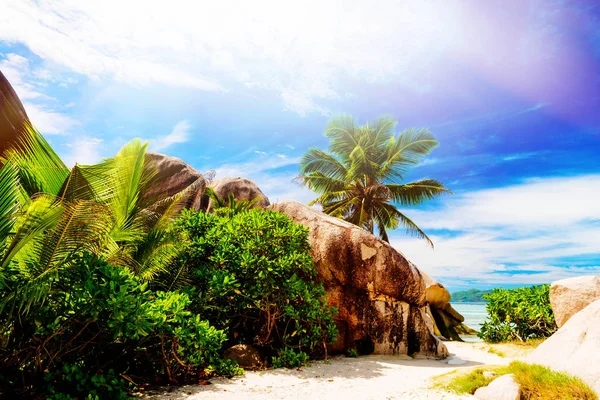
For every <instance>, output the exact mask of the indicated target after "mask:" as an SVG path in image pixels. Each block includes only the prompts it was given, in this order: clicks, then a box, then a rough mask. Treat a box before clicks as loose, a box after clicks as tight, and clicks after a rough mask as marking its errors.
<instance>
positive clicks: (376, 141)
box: [299, 115, 450, 247]
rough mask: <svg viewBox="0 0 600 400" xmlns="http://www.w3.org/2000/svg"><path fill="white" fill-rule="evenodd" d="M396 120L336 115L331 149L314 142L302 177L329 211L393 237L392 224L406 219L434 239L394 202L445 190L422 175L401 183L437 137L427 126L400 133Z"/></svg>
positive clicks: (411, 229)
mask: <svg viewBox="0 0 600 400" xmlns="http://www.w3.org/2000/svg"><path fill="white" fill-rule="evenodd" d="M396 123H397V121H396V120H395V119H393V118H392V117H389V116H382V117H379V118H377V119H376V120H375V121H374V122H373V123H370V122H368V123H366V124H365V125H363V126H355V124H354V120H353V118H352V117H351V116H349V115H341V116H338V117H335V118H332V119H331V121H330V122H329V124H328V125H327V128H326V129H325V136H326V137H328V138H329V140H330V146H329V152H326V151H323V150H320V149H318V148H314V147H313V148H310V149H309V150H308V152H307V153H306V154H305V155H304V156H303V157H302V160H301V161H300V171H301V173H300V175H299V180H300V181H301V182H302V184H303V185H305V186H307V187H308V188H310V189H312V190H314V191H315V192H316V193H317V194H318V195H319V197H317V198H316V199H315V200H313V201H312V202H311V203H310V204H311V205H313V204H319V205H321V206H322V208H323V211H324V212H325V213H327V214H329V215H332V216H335V217H339V218H342V219H344V220H346V221H348V222H351V223H353V224H355V225H357V226H360V227H362V228H364V229H366V230H367V231H369V232H371V233H374V231H375V229H377V232H378V234H379V236H380V237H381V238H382V239H383V240H385V241H386V242H389V237H388V234H387V230H388V229H395V228H397V227H398V226H400V225H402V226H403V227H404V228H406V230H407V232H408V233H409V234H412V235H414V236H417V237H419V238H423V239H425V240H427V242H428V243H429V245H430V246H432V247H433V242H432V241H431V239H429V237H428V236H427V235H426V234H425V232H423V231H422V230H421V229H420V228H419V227H418V226H417V224H415V223H414V222H413V221H412V220H411V219H410V218H408V217H407V216H406V215H405V214H403V213H402V212H401V211H400V210H398V208H397V207H396V205H395V204H398V203H399V204H400V205H403V206H407V205H417V204H421V203H423V202H424V201H425V200H428V199H433V198H434V197H436V196H438V195H440V194H442V193H450V191H449V190H448V189H447V188H446V187H444V185H442V184H441V183H440V182H438V181H436V180H434V179H423V180H420V181H416V182H411V183H402V182H403V179H404V176H405V175H406V173H407V172H408V170H409V169H410V168H411V167H413V166H415V165H417V164H418V163H419V162H420V161H421V159H422V158H423V157H424V156H426V155H427V154H429V153H430V152H431V151H432V150H433V149H434V148H435V147H437V145H438V142H437V141H436V140H435V139H434V138H433V136H432V135H431V134H430V133H429V131H427V130H425V129H408V130H405V131H403V132H401V133H400V134H398V135H396V134H395V130H394V129H395V127H396Z"/></svg>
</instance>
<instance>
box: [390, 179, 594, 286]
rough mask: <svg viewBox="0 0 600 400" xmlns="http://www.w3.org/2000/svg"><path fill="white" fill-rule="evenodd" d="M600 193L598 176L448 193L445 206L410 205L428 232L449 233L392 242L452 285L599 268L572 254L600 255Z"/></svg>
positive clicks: (549, 277) (545, 278)
mask: <svg viewBox="0 0 600 400" xmlns="http://www.w3.org/2000/svg"><path fill="white" fill-rule="evenodd" d="M598 198H600V175H586V176H578V177H562V178H544V179H531V180H528V181H525V182H523V183H522V184H518V185H513V186H509V187H505V188H498V189H488V190H480V191H475V192H470V193H466V194H463V195H457V196H453V197H447V198H446V199H445V200H444V201H443V203H444V206H443V207H442V208H441V209H439V210H434V211H428V212H425V211H410V210H408V211H406V213H407V215H409V216H410V218H412V219H413V221H415V222H416V223H417V224H418V225H419V226H420V227H421V228H423V229H424V230H425V231H427V230H431V229H438V230H447V231H448V232H449V233H444V234H438V235H431V238H432V240H433V242H434V244H435V249H434V250H432V249H430V248H429V247H428V246H427V245H426V244H425V243H424V241H422V240H417V239H412V238H409V237H407V236H403V235H402V234H401V233H400V232H397V233H396V232H394V233H393V236H392V239H391V242H392V244H393V245H394V247H396V248H397V249H399V250H401V251H402V252H403V253H404V254H405V255H406V256H407V257H408V258H409V259H410V260H411V261H413V262H414V263H415V264H416V265H418V266H419V267H420V268H422V269H423V270H424V271H426V272H428V273H430V274H431V275H433V276H436V277H438V278H439V279H440V280H441V281H442V282H445V283H452V284H453V285H459V284H460V282H462V281H464V280H473V281H475V282H479V285H481V284H514V283H520V284H529V283H549V282H551V281H553V280H556V279H562V278H565V277H569V276H574V275H581V274H597V273H599V272H600V265H598V266H589V265H587V263H583V264H581V265H579V264H578V263H577V262H576V261H573V260H574V259H576V258H581V257H584V258H585V257H587V258H588V259H594V258H597V257H598V256H599V255H600V205H599V203H598V201H597V199H598ZM565 260H566V261H565ZM471 286H477V284H472V285H471Z"/></svg>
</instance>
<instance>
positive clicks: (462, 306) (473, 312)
mask: <svg viewBox="0 0 600 400" xmlns="http://www.w3.org/2000/svg"><path fill="white" fill-rule="evenodd" d="M451 304H452V307H454V309H455V310H456V311H458V312H459V313H460V314H461V315H462V316H463V317H465V322H464V323H465V325H467V326H468V327H469V328H473V329H475V330H476V331H478V332H479V329H481V325H482V324H483V322H484V321H485V320H486V318H487V312H486V311H485V304H486V303H485V302H481V303H451ZM463 339H464V340H465V341H478V339H477V337H463ZM471 339H472V340H471Z"/></svg>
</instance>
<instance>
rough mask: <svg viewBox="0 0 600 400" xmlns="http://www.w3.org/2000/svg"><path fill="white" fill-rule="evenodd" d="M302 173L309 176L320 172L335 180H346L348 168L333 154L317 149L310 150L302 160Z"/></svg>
mask: <svg viewBox="0 0 600 400" xmlns="http://www.w3.org/2000/svg"><path fill="white" fill-rule="evenodd" d="M300 172H301V173H302V174H304V175H309V174H311V173H313V172H319V173H321V174H322V175H324V176H328V177H330V178H333V179H339V180H342V179H345V178H346V177H347V174H348V171H347V169H346V167H345V166H344V165H343V164H342V163H341V162H340V161H339V160H338V159H337V158H335V156H334V155H333V154H330V153H327V152H325V151H323V150H319V149H317V148H314V147H312V148H310V149H308V151H307V152H306V154H304V155H303V156H302V159H301V160H300Z"/></svg>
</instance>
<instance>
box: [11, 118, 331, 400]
mask: <svg viewBox="0 0 600 400" xmlns="http://www.w3.org/2000/svg"><path fill="white" fill-rule="evenodd" d="M146 148H147V144H145V143H142V142H141V141H139V140H133V141H131V142H130V143H128V144H126V145H125V146H124V147H123V148H122V149H121V150H120V151H119V153H118V154H117V155H116V156H115V157H113V158H110V159H106V160H104V161H102V162H101V163H99V164H96V165H91V166H82V165H75V166H74V167H73V168H70V169H69V168H67V167H66V166H65V164H64V163H63V162H62V160H61V159H60V158H59V157H58V156H57V155H56V153H55V152H54V151H53V150H52V148H51V146H49V144H48V143H47V142H46V141H45V140H44V138H43V137H42V136H41V135H40V134H39V133H38V132H37V131H36V130H35V129H34V128H33V127H32V126H31V125H27V126H26V128H25V131H24V132H22V134H21V140H20V142H18V143H17V144H15V145H14V146H13V148H11V149H10V150H9V151H7V152H5V153H4V154H3V155H2V159H1V160H0V396H13V397H20V398H24V397H37V398H39V397H44V398H56V399H72V398H127V397H128V396H129V391H130V390H131V388H132V387H136V388H140V385H143V384H145V383H148V382H154V383H156V382H160V383H175V382H190V381H191V382H197V381H198V380H199V379H204V378H206V377H209V376H211V375H213V374H223V375H235V374H238V373H240V372H241V370H240V368H239V367H238V366H237V364H236V363H235V362H234V361H229V360H224V359H223V351H224V349H225V348H226V347H227V346H230V345H233V344H236V343H249V344H254V345H256V346H259V348H260V349H261V350H263V351H264V353H265V354H266V355H267V356H268V357H270V359H271V360H272V361H273V362H274V363H275V362H276V365H285V363H286V362H287V361H285V360H291V361H290V362H292V363H296V362H298V361H297V360H303V359H304V357H308V355H309V354H310V355H312V356H319V355H322V354H323V349H324V345H325V344H326V343H327V342H329V341H331V340H333V338H334V337H335V335H336V331H335V325H334V324H333V319H332V318H333V313H334V312H335V310H332V309H330V308H329V307H328V306H327V304H326V302H325V300H324V297H323V296H324V291H323V288H322V287H321V286H319V285H317V284H315V283H314V276H315V270H314V266H313V264H312V260H311V259H310V256H309V254H308V252H309V246H308V243H307V232H306V230H305V229H304V228H302V227H299V226H296V225H295V224H293V223H292V221H291V220H289V219H288V218H287V217H285V216H283V215H279V214H276V213H272V212H262V211H258V210H251V207H252V202H236V201H235V199H229V201H223V199H218V198H215V208H216V210H215V213H214V215H213V214H206V213H204V212H195V213H194V212H191V211H190V212H185V213H183V214H182V211H183V210H184V208H185V206H186V204H187V198H188V197H189V194H190V193H191V192H192V191H198V190H203V189H204V188H205V181H204V179H202V178H199V179H198V180H197V181H196V182H194V183H192V184H191V185H190V186H189V187H187V188H185V189H183V190H182V191H181V192H179V193H177V194H175V195H173V196H170V197H166V198H159V197H157V195H156V194H153V193H155V192H153V191H152V185H153V180H154V179H155V178H156V176H157V173H158V171H157V168H156V165H155V164H154V162H153V158H152V157H149V156H147V154H146ZM209 194H210V195H212V196H216V195H215V194H214V193H212V194H211V193H209ZM217 200H218V201H217ZM176 219H177V222H175V220H176ZM256 271H258V275H257V274H256ZM292 354H293V355H294V356H293V357H292ZM282 360H283V361H282Z"/></svg>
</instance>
